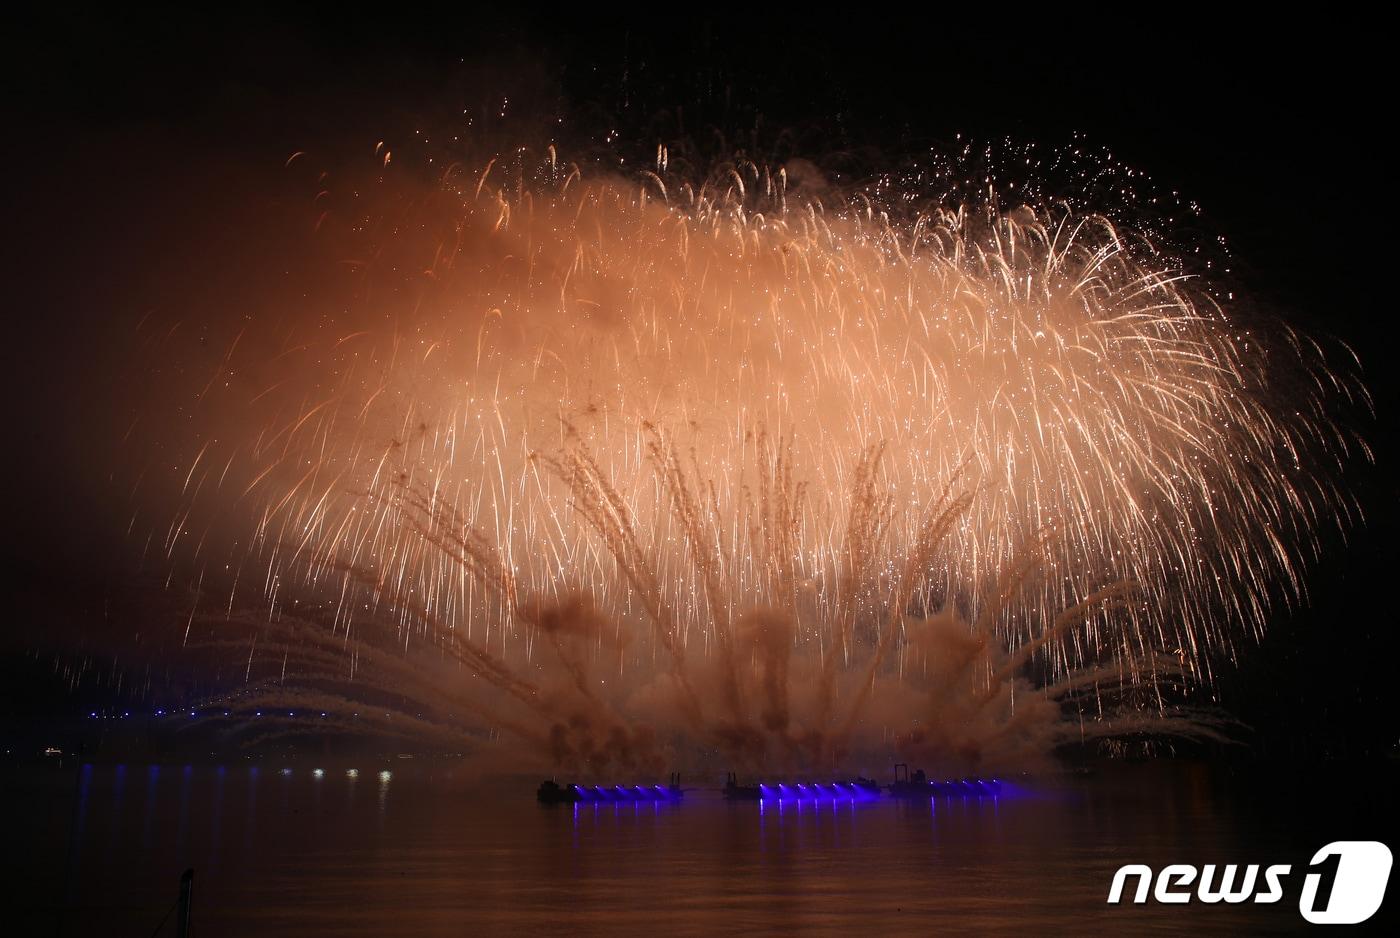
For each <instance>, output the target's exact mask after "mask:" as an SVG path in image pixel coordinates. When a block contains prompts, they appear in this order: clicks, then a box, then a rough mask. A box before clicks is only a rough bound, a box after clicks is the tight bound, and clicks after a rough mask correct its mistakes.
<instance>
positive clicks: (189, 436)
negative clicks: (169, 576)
mask: <svg viewBox="0 0 1400 938" xmlns="http://www.w3.org/2000/svg"><path fill="white" fill-rule="evenodd" d="M306 159H307V158H306V157H304V156H302V155H298V156H297V157H294V158H293V160H292V161H290V163H291V165H292V166H293V167H295V166H298V165H301V164H303V163H305V161H306ZM668 164H669V155H668V153H667V151H666V150H665V149H664V148H661V149H659V150H658V152H657V154H656V161H655V165H654V166H652V167H651V168H650V169H649V170H646V171H643V172H640V173H638V174H636V175H635V176H631V177H626V178H623V177H619V176H617V175H608V174H602V175H597V176H596V177H594V176H590V174H588V173H586V172H585V171H584V170H583V169H581V168H579V167H578V166H575V165H572V164H567V163H563V162H561V161H559V160H558V158H557V157H556V154H555V153H554V151H553V149H552V148H551V149H550V150H549V151H548V152H547V153H545V154H544V155H543V156H541V157H539V158H533V157H531V156H529V154H526V153H522V154H517V156H516V157H515V158H514V159H513V160H512V161H510V162H509V163H508V164H507V163H505V162H502V161H496V160H490V161H486V162H484V163H482V164H480V165H474V164H473V165H468V164H464V163H456V164H453V165H452V166H450V167H449V168H448V169H447V170H446V171H445V172H443V173H442V174H441V175H440V177H438V178H437V179H436V180H435V181H434V183H433V184H432V185H430V186H422V185H418V184H414V183H412V182H411V181H408V180H406V179H404V178H401V177H398V176H395V175H394V174H393V171H392V168H391V166H390V161H389V154H388V152H387V150H384V149H383V148H381V149H380V150H379V151H377V154H376V167H375V174H374V176H373V178H372V179H359V180H356V181H354V182H353V183H351V182H346V183H342V184H341V185H340V187H339V188H337V187H336V185H335V182H336V181H335V180H332V181H330V182H325V181H324V180H325V178H326V177H325V176H324V175H323V176H322V177H321V180H318V184H319V185H321V186H322V187H323V188H321V189H320V191H319V193H318V194H317V195H316V197H315V199H314V200H313V204H314V205H315V207H316V211H317V220H316V222H315V224H316V228H317V231H318V237H319V238H321V239H322V240H323V241H324V242H325V243H327V244H332V245H335V246H336V249H338V250H341V251H343V253H342V255H341V256H340V257H339V258H338V261H339V270H340V273H339V274H338V278H337V279H336V280H334V282H328V281H327V279H326V278H325V275H324V274H320V275H318V276H320V277H321V278H322V279H320V280H317V279H316V278H315V277H309V278H308V282H309V283H311V288H310V290H309V291H308V292H307V299H306V301H305V303H304V305H303V306H302V307H301V308H293V309H288V310H283V311H279V312H278V314H277V315H266V316H249V317H248V318H247V320H246V321H245V322H243V323H241V324H240V325H239V327H238V328H237V329H236V330H234V331H231V332H230V333H229V334H228V335H227V337H226V341H223V342H222V343H218V344H217V348H218V351H217V353H215V354H214V355H213V356H212V357H208V358H206V359H205V360H204V361H202V362H201V361H199V360H195V361H192V362H190V363H189V365H188V367H186V368H185V369H184V373H185V374H186V375H188V374H196V375H198V377H197V379H196V380H195V381H194V382H193V385H194V386H192V387H191V388H189V389H187V390H188V393H185V394H183V396H181V397H180V400H181V401H182V402H183V403H182V407H184V408H185V409H184V410H183V411H182V412H181V417H182V418H183V419H182V420H181V421H180V426H181V427H182V428H193V429H185V431H184V432H183V433H182V434H181V435H180V436H179V438H178V439H176V438H170V439H164V440H162V441H161V443H160V445H159V447H158V451H159V452H160V453H161V461H162V463H163V464H164V465H163V469H164V473H166V474H168V475H169V477H170V484H169V486H168V489H169V491H165V490H162V489H160V488H159V483H153V482H149V481H147V482H146V483H145V484H146V488H145V489H143V490H142V491H141V494H140V495H138V496H136V497H135V498H136V501H137V502H138V505H139V508H138V511H137V515H138V516H139V518H140V519H141V523H147V524H149V523H153V519H154V518H156V517H159V506H160V505H164V504H174V505H177V506H178V509H177V510H176V511H174V513H173V517H171V519H170V520H169V521H168V523H167V522H165V521H162V522H161V523H160V526H159V527H156V528H154V529H153V540H154V541H155V543H156V544H158V546H159V548H160V549H161V551H162V552H163V554H164V556H165V557H166V558H168V561H169V563H170V564H171V565H172V566H173V567H178V568H179V569H180V570H182V571H184V572H186V573H188V574H189V576H190V579H191V581H192V582H193V583H195V584H197V587H196V588H197V591H198V595H199V596H200V597H201V599H200V601H199V602H198V603H197V613H192V614H191V616H190V620H189V622H187V623H186V630H187V632H188V630H189V629H190V628H192V627H193V626H194V625H195V624H196V623H197V624H198V629H197V630H196V631H195V639H196V641H197V642H202V643H204V644H205V645H207V646H210V647H221V648H222V647H225V645H227V646H228V648H229V650H230V653H232V648H233V647H235V646H237V647H242V648H244V649H245V652H244V654H247V655H248V657H249V668H248V674H249V680H250V682H251V684H250V687H253V688H262V687H263V685H260V684H258V683H257V682H256V681H253V680H252V674H253V658H254V652H253V651H248V650H247V649H248V648H249V644H248V643H249V641H250V638H249V633H250V632H251V633H253V634H254V635H255V636H256V635H261V645H260V646H258V648H257V649H256V656H257V657H258V659H259V660H260V661H262V662H264V663H267V662H275V663H276V666H277V667H276V676H275V678H268V681H269V683H267V684H266V686H265V688H264V689H262V690H257V691H256V692H255V691H252V690H250V691H248V692H247V695H246V701H245V703H246V705H248V706H251V705H252V703H251V701H263V700H271V699H273V698H274V697H276V696H277V695H286V694H289V693H292V691H291V690H289V689H288V688H289V687H297V688H302V690H301V691H298V692H300V693H311V692H312V691H310V690H308V689H309V688H320V690H317V691H315V693H318V694H320V695H322V696H320V697H317V698H316V699H318V700H321V699H325V697H326V695H339V694H344V693H345V691H344V687H345V685H346V683H347V682H348V681H351V680H353V681H356V682H359V683H360V684H361V685H362V686H377V687H380V688H381V689H383V688H392V689H393V692H394V693H395V694H397V695H399V696H400V697H401V698H402V699H408V700H412V701H413V702H414V704H413V709H415V712H419V711H421V712H426V713H432V714H436V715H437V716H435V717H433V718H432V719H426V718H425V719H424V720H422V721H420V722H418V723H415V724H412V726H413V727H414V729H415V732H417V734H418V735H420V736H424V737H429V738H437V737H438V736H442V735H444V734H445V735H446V736H448V737H450V736H452V735H453V734H454V733H456V734H459V735H460V734H461V733H464V732H469V731H470V732H477V731H480V730H481V729H482V728H490V729H491V730H492V732H494V731H496V730H505V731H507V732H509V733H511V734H513V736H514V738H517V739H519V740H523V741H525V742H526V743H528V744H530V747H533V748H532V751H535V752H539V753H542V754H546V755H542V756H541V757H542V758H548V759H552V760H555V761H562V762H576V763H585V764H588V765H595V766H596V765H599V764H608V763H609V760H615V761H616V762H618V764H623V763H626V764H636V765H658V766H659V765H660V763H661V761H662V760H663V759H674V758H678V747H680V748H684V747H685V746H687V745H689V746H693V747H694V748H695V749H697V750H705V751H708V750H715V749H718V750H719V751H721V752H723V753H724V754H725V757H726V758H731V759H741V760H747V761H750V762H761V761H765V760H766V761H774V760H779V761H783V762H786V763H790V764H811V763H830V762H835V761H840V760H841V759H843V758H847V757H849V755H850V754H851V753H853V752H862V751H870V750H871V749H872V747H878V746H885V747H887V748H892V749H897V750H899V751H901V752H916V753H919V754H923V755H927V757H928V758H932V759H941V760H943V761H945V762H953V761H958V762H963V763H983V764H986V763H989V762H995V761H997V760H1001V761H1014V760H1015V759H1016V758H1018V757H1019V756H1021V755H1024V753H1026V752H1028V751H1030V752H1035V753H1040V754H1043V753H1044V752H1045V751H1046V750H1047V749H1048V748H1049V747H1050V746H1052V745H1053V744H1054V743H1055V742H1057V741H1060V740H1062V739H1063V738H1065V736H1066V734H1067V733H1068V732H1069V731H1068V730H1067V727H1068V726H1069V724H1068V723H1067V722H1066V716H1065V714H1066V712H1067V711H1074V712H1077V713H1078V714H1080V715H1081V716H1083V715H1084V714H1087V715H1088V717H1089V724H1090V725H1089V728H1088V729H1087V730H1086V729H1085V722H1084V720H1082V719H1081V720H1079V721H1078V722H1076V723H1075V724H1074V729H1073V733H1074V734H1075V735H1078V734H1080V733H1089V734H1103V735H1108V734H1112V733H1116V732H1122V731H1127V730H1132V729H1140V728H1144V727H1150V726H1153V725H1157V726H1160V725H1163V721H1164V720H1166V719H1167V718H1168V717H1169V713H1168V709H1167V704H1166V703H1165V702H1164V696H1163V693H1164V692H1165V691H1169V690H1173V689H1180V688H1182V687H1191V686H1201V685H1203V684H1208V683H1209V669H1210V667H1211V664H1212V661H1213V660H1217V659H1218V658H1219V657H1221V656H1227V657H1228V656H1231V655H1233V654H1234V653H1235V646H1236V642H1237V641H1238V638H1239V637H1240V636H1247V635H1249V634H1250V633H1256V634H1257V633H1258V631H1259V630H1260V629H1261V628H1262V627H1263V624H1264V620H1265V614H1266V611H1267V610H1268V608H1269V605H1270V602H1271V601H1274V599H1273V598H1276V597H1278V596H1280V595H1282V596H1284V597H1285V598H1287V597H1291V596H1296V595H1298V594H1299V593H1300V591H1301V590H1302V582H1301V580H1300V566H1301V565H1302V564H1303V563H1304V562H1305V561H1306V560H1307V559H1308V558H1309V556H1310V555H1311V553H1312V552H1313V551H1315V549H1316V536H1317V532H1318V531H1319V530H1320V529H1321V528H1323V527H1325V526H1327V525H1335V524H1336V523H1337V519H1339V518H1340V519H1342V520H1343V521H1346V520H1347V519H1348V518H1349V516H1350V515H1351V513H1352V512H1353V511H1354V508H1353V505H1352V503H1351V502H1350V501H1349V500H1348V499H1347V497H1346V496H1345V494H1344V493H1343V492H1342V491H1341V490H1340V489H1339V488H1338V487H1337V483H1336V482H1335V481H1334V480H1333V474H1329V471H1328V470H1329V469H1330V468H1332V467H1335V466H1336V465H1337V464H1338V463H1339V462H1340V461H1341V460H1342V459H1344V458H1345V457H1346V456H1347V454H1348V453H1350V452H1352V451H1355V450H1357V449H1358V448H1359V449H1362V450H1364V444H1361V443H1360V441H1359V440H1357V439H1356V438H1355V437H1353V436H1351V435H1350V434H1349V433H1348V432H1347V431H1345V430H1344V429H1341V428H1339V427H1338V426H1337V425H1336V424H1335V423H1334V421H1333V420H1332V419H1330V417H1329V414H1330V413H1332V412H1333V411H1334V409H1335V407H1336V406H1337V402H1338V401H1346V402H1353V401H1358V400H1360V401H1363V402H1364V398H1365V394H1364V390H1363V389H1361V388H1360V386H1359V385H1358V384H1357V383H1356V382H1355V381H1354V380H1353V379H1351V378H1349V377H1348V376H1347V375H1346V374H1345V373H1339V372H1335V371H1334V370H1332V369H1331V368H1330V367H1329V365H1328V363H1327V362H1326V361H1325V360H1324V356H1323V354H1322V351H1321V349H1320V348H1319V347H1318V346H1317V345H1316V344H1315V343H1314V342H1313V341H1312V340H1311V339H1309V338H1307V337H1306V336H1303V335H1300V334H1298V333H1296V332H1293V331H1290V330H1289V329H1288V328H1286V327H1285V326H1283V325H1281V324H1278V323H1274V322H1270V321H1267V320H1263V321H1258V322H1250V321H1249V320H1248V318H1247V317H1246V316H1244V315H1243V314H1242V313H1241V312H1240V311H1239V309H1238V308H1237V305H1238V304H1232V301H1231V299H1230V298H1229V297H1228V295H1226V296H1221V291H1220V288H1219V286H1218V284H1216V283H1215V282H1214V280H1213V279H1212V278H1211V277H1210V276H1209V275H1208V274H1209V272H1208V271H1206V272H1205V273H1206V274H1207V275H1206V276H1201V275H1200V274H1201V273H1202V272H1201V271H1193V270H1192V269H1191V268H1190V267H1189V266H1187V265H1185V264H1183V263H1182V262H1181V261H1180V260H1179V259H1177V258H1176V257H1175V256H1174V255H1173V254H1172V253H1171V252H1170V251H1169V250H1167V249H1166V248H1164V247H1162V246H1161V245H1160V244H1159V242H1158V241H1157V240H1156V239H1154V238H1152V237H1149V236H1148V235H1147V233H1145V226H1136V227H1135V226H1134V224H1133V222H1132V219H1131V217H1128V218H1117V217H1113V213H1111V212H1108V211H1107V210H1102V209H1096V207H1095V206H1092V205H1090V206H1081V205H1080V204H1078V202H1076V201H1075V200H1064V201H1055V200H1052V199H1049V198H1041V197H1038V196H1036V195H1034V192H1033V190H1022V191H1021V192H1020V193H1019V194H1018V198H1017V199H1016V200H1015V201H1014V203H1011V204H1009V205H1007V204H1005V203H1004V201H1003V198H1002V196H1000V195H999V194H998V192H996V191H995V190H991V189H984V190H982V191H979V192H974V193H973V194H971V195H969V194H968V193H966V192H963V193H958V194H954V195H950V194H949V190H947V189H944V190H939V191H935V190H934V188H933V187H931V186H930V185H929V184H928V178H931V177H918V178H915V177H913V176H908V175H905V176H898V177H896V176H888V177H882V178H880V179H878V180H877V181H876V182H875V183H873V184H871V185H868V186H865V187H863V188H859V189H854V190H849V191H845V192H837V191H835V190H834V189H832V188H831V187H829V186H826V185H824V184H819V183H813V182H812V181H811V177H812V172H811V171H810V170H807V169H804V170H803V172H802V173H801V174H800V175H801V180H800V181H796V180H789V178H788V172H787V169H786V168H784V167H783V166H765V165H761V164H758V163H755V162H749V161H744V160H735V161H733V162H730V163H726V164H722V165H721V166H719V167H718V168H717V169H716V170H715V171H713V172H712V173H710V174H709V175H707V176H705V177H703V178H691V177H689V176H688V175H687V174H685V173H681V172H674V171H672V170H671V169H670V167H669V165H668ZM795 176H796V174H795ZM362 190H363V191H364V192H368V193H369V194H368V195H361V194H360V193H361V191H362ZM350 193H353V194H354V195H353V196H352V195H351V194H350ZM1125 214H1129V215H1130V213H1125ZM143 329H145V330H146V331H147V334H148V335H150V336H151V340H150V341H151V344H152V346H153V347H155V348H157V349H158V350H159V351H160V354H161V355H165V356H170V355H171V354H173V353H172V352H171V346H172V341H173V340H171V339H170V336H171V334H172V333H173V331H174V330H173V328H169V329H168V331H165V332H164V333H161V334H157V333H156V331H155V330H159V329H167V327H166V326H165V325H162V326H155V325H154V324H145V325H143ZM186 380H188V379H186ZM191 401H192V403H190V402H191ZM147 423H148V424H150V425H153V426H154V427H155V428H156V429H155V430H154V431H152V432H154V433H156V434H160V433H164V432H167V430H168V429H169V427H170V426H172V425H173V421H166V422H161V421H159V420H148V421H147ZM143 468H149V467H143ZM171 469H174V471H173V472H171V471H170V470H171ZM143 478H144V477H143ZM133 528H134V529H136V528H137V522H136V521H133ZM133 536H134V537H139V534H138V535H133ZM251 640H254V641H255V640H256V639H251ZM240 643H242V644H241V645H240ZM409 662H413V663H412V664H410V663H409ZM333 686H334V687H335V688H338V689H335V690H331V689H329V688H331V687H333ZM259 694H264V695H265V696H259ZM338 699H339V698H338ZM1125 702H1127V703H1126V704H1125ZM447 713H451V714H453V717H452V718H451V719H448V718H447V717H446V716H444V714H447ZM1154 721H1155V722H1154ZM408 725H410V724H408V723H406V722H405V723H401V724H400V728H401V729H402V728H403V727H404V726H408ZM681 740H684V741H683V742H681Z"/></svg>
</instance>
